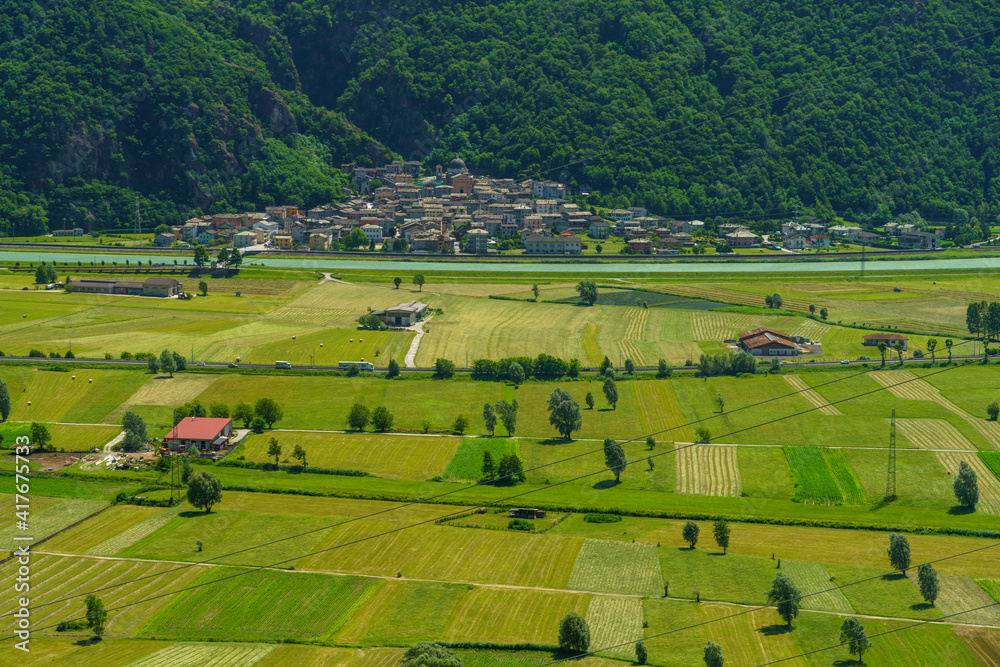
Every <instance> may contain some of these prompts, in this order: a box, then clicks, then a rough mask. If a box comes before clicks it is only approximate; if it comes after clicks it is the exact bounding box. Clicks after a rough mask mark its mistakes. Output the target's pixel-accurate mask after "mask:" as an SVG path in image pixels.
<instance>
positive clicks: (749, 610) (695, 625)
mask: <svg viewBox="0 0 1000 667" xmlns="http://www.w3.org/2000/svg"><path fill="white" fill-rule="evenodd" d="M996 547H1000V542H997V543H995V544H989V545H987V546H984V547H977V548H975V549H969V550H968V551H962V552H960V553H957V554H952V555H951V556H942V557H941V558H936V559H934V560H930V561H927V563H926V564H927V565H933V564H934V563H940V562H942V561H946V560H952V559H954V558H961V557H962V556H968V555H969V554H974V553H976V552H978V551H985V550H987V549H994V548H996ZM884 576H885V575H884V574H876V575H872V576H870V577H865V578H864V579H858V580H857V581H851V582H849V583H846V584H841V585H839V586H833V587H832V588H827V589H825V590H822V591H816V592H814V593H805V594H803V595H799V596H797V597H794V598H788V599H787V600H783V601H782V602H792V601H795V602H798V601H799V600H804V599H805V598H808V597H812V596H814V595H823V594H824V593H830V592H833V591H839V590H842V589H844V588H848V587H850V586H857V585H858V584H863V583H865V582H868V581H874V580H875V579H881V578H882V577H884ZM708 602H711V600H708ZM776 604H780V603H776ZM776 604H765V605H760V606H757V607H750V608H747V609H743V610H742V611H738V612H736V613H735V614H729V615H728V616H720V617H719V618H713V619H709V620H707V621H701V622H700V623H692V624H690V625H685V626H683V627H680V628H674V629H673V630H665V631H663V632H658V633H656V634H655V635H649V636H648V637H643V638H642V639H643V641H646V640H648V639H655V638H657V637H665V636H666V635H672V634H674V633H677V632H683V631H684V630H692V629H694V628H700V627H702V626H705V625H710V624H712V623H718V622H719V621H725V620H728V619H731V618H737V617H739V616H746V615H747V614H752V613H754V612H757V611H763V610H764V609H770V608H772V607H774V606H776ZM994 604H997V603H994ZM986 606H987V607H988V606H990V605H986ZM806 611H809V610H806ZM969 611H975V610H974V609H972V610H968V611H965V612H961V613H968V612H969ZM845 615H849V614H845ZM944 618H947V617H944ZM935 620H939V619H935ZM930 622H934V621H930ZM632 644H633V642H623V643H621V644H615V645H614V646H604V647H602V648H599V649H594V650H592V651H588V652H586V653H580V654H578V655H574V656H572V657H570V658H559V659H558V660H553V661H552V662H547V663H545V664H543V665H539V666H538V667H548V666H549V665H555V664H558V663H561V662H566V661H568V660H579V659H580V658H585V657H587V656H589V655H595V654H597V653H602V652H604V651H610V650H612V649H616V648H622V647H624V646H631V645H632ZM820 650H824V649H820ZM792 657H797V656H792ZM782 659H783V660H789V659H790V658H782ZM768 664H771V663H768Z"/></svg>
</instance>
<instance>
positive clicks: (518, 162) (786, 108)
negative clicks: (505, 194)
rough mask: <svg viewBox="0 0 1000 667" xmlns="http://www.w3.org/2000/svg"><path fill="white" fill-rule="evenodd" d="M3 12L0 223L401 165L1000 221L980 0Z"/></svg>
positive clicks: (714, 211)
mask: <svg viewBox="0 0 1000 667" xmlns="http://www.w3.org/2000/svg"><path fill="white" fill-rule="evenodd" d="M0 5H2V6H3V7H4V10H5V11H3V12H2V18H0V40H2V41H3V44H4V50H3V53H2V55H0V72H2V73H3V76H2V81H3V84H4V96H3V99H0V152H2V155H3V160H2V164H0V170H2V171H0V221H2V220H5V219H9V218H11V217H16V218H17V219H18V220H19V221H24V222H25V223H28V222H31V221H33V222H34V223H35V224H37V225H41V224H44V223H45V222H46V221H48V224H49V225H50V226H52V225H56V226H62V224H63V223H62V221H63V220H66V221H67V224H69V223H70V222H72V223H74V224H80V221H84V220H85V221H87V222H88V223H90V224H92V225H94V226H114V225H115V224H117V223H120V222H121V221H123V220H124V221H126V222H127V221H128V220H129V219H130V216H131V214H130V213H129V212H130V211H131V210H132V208H133V207H134V201H133V197H134V194H133V193H134V192H138V193H140V194H141V196H142V198H143V202H144V211H148V213H147V214H146V216H147V217H148V218H149V219H150V220H152V221H155V222H160V221H167V220H168V219H170V218H173V219H171V220H169V221H175V220H176V218H177V217H178V216H182V215H187V214H189V213H192V212H200V211H209V212H211V211H216V210H224V209H229V208H234V207H235V208H241V207H252V208H259V207H261V206H263V205H265V204H267V203H271V202H284V201H288V202H293V203H298V204H300V205H306V206H309V205H315V204H318V203H321V202H323V201H330V200H331V199H335V198H337V197H339V196H341V187H342V185H343V184H344V179H343V176H342V175H341V174H339V173H338V171H337V167H338V166H339V164H340V163H341V162H344V161H356V162H358V163H360V164H373V163H378V162H381V161H382V160H383V159H384V157H385V156H386V155H388V154H389V152H391V153H392V154H394V155H398V156H401V157H403V158H405V159H418V160H421V161H423V163H424V165H425V167H428V168H432V167H433V165H434V164H438V163H441V164H447V162H448V160H450V159H451V157H452V156H453V155H455V154H456V153H457V154H460V155H461V156H462V157H463V158H464V159H465V161H466V163H467V164H468V165H469V167H470V168H471V169H473V170H474V171H488V172H490V173H493V174H496V175H500V176H514V177H525V178H528V177H534V178H554V179H562V180H566V181H567V182H569V183H570V184H571V185H574V186H576V187H577V188H579V187H580V186H584V185H585V186H589V188H591V189H592V190H593V193H594V194H593V195H592V196H591V197H590V198H589V201H587V203H588V204H596V205H602V206H621V205H625V204H628V205H645V206H646V207H647V208H649V209H650V210H651V211H654V212H656V213H660V214H664V215H671V216H698V217H710V216H713V217H714V216H724V217H741V218H748V219H755V218H756V219H760V218H765V217H772V216H773V217H781V216H784V215H787V214H788V213H789V211H790V209H791V207H792V206H793V205H795V204H801V205H802V207H803V210H804V211H806V212H812V213H813V214H815V215H819V216H821V217H826V218H829V217H832V216H833V215H834V213H835V212H836V213H837V214H840V215H843V216H845V217H847V218H851V219H865V218H869V217H871V216H874V217H875V219H883V218H888V217H889V216H895V215H899V214H909V215H911V216H917V217H920V216H922V217H923V218H924V219H927V220H931V221H949V222H953V221H954V222H958V223H959V225H962V224H965V223H966V222H967V221H974V222H976V223H979V224H983V223H985V222H993V221H995V219H996V217H997V214H998V213H1000V206H998V204H1000V171H998V162H1000V152H998V149H1000V147H998V129H1000V116H998V114H997V109H996V100H998V99H1000V95H998V93H1000V43H997V41H996V37H997V30H1000V7H997V6H995V5H993V4H992V3H988V2H983V1H981V0H958V1H953V2H948V3H945V2H943V1H942V0H925V1H922V2H907V3H900V2H879V1H875V2H872V1H867V2H862V1H860V0H836V1H835V0H799V1H796V2H786V3H781V4H779V3H776V2H770V3H769V2H751V1H750V0H674V1H672V2H670V3H667V2H663V1H662V0H506V1H503V2H492V3H488V2H485V0H477V1H467V2H461V3H449V4H443V3H437V2H430V1H426V0H414V1H410V2H406V3H402V2H398V1H397V0H390V1H389V2H388V3H386V2H381V3H375V4H368V3H362V2H358V1H357V0H306V1H305V2H298V3H297V2H288V1H287V0H230V1H229V2H222V1H220V0H215V1H212V2H200V3H195V2H193V1H192V0H136V1H134V2H131V3H125V2H122V0H108V1H106V2H103V3H95V2H87V1H84V0H66V1H64V2H61V3H50V4H44V5H41V4H36V3H29V2H23V1H22V2H12V1H11V0H0ZM956 208H962V209H964V213H962V214H960V215H959V216H958V219H957V220H956V219H955V214H954V209H956ZM914 211H915V212H916V213H911V212H914ZM2 224H3V222H0V225H2ZM18 224H22V223H21V222H19V223H18Z"/></svg>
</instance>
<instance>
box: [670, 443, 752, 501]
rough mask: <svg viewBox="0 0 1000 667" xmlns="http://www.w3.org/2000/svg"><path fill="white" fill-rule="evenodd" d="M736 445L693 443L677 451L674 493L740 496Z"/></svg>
mask: <svg viewBox="0 0 1000 667" xmlns="http://www.w3.org/2000/svg"><path fill="white" fill-rule="evenodd" d="M736 455H737V448H736V447H731V446H727V445H692V446H688V447H684V448H683V449H679V450H677V452H676V453H675V457H676V459H677V493H684V494H688V495H698V496H730V497H737V496H739V495H740V491H741V486H740V469H739V466H738V465H737V462H736Z"/></svg>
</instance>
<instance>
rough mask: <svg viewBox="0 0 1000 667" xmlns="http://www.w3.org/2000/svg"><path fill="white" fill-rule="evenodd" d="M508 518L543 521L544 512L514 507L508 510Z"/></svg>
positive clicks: (530, 508)
mask: <svg viewBox="0 0 1000 667" xmlns="http://www.w3.org/2000/svg"><path fill="white" fill-rule="evenodd" d="M508 516H509V517H510V518H511V519H544V518H545V510H540V509H537V508H534V507H514V508H512V509H511V510H510V513H509V514H508Z"/></svg>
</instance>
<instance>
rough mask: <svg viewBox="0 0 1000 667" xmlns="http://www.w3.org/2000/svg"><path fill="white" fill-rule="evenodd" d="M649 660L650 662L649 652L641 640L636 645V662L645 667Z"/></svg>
mask: <svg viewBox="0 0 1000 667" xmlns="http://www.w3.org/2000/svg"><path fill="white" fill-rule="evenodd" d="M647 660H649V651H647V650H646V645H645V644H643V643H642V640H641V639H640V640H639V641H637V642H636V643H635V662H636V664H638V665H645V664H646V661H647Z"/></svg>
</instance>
